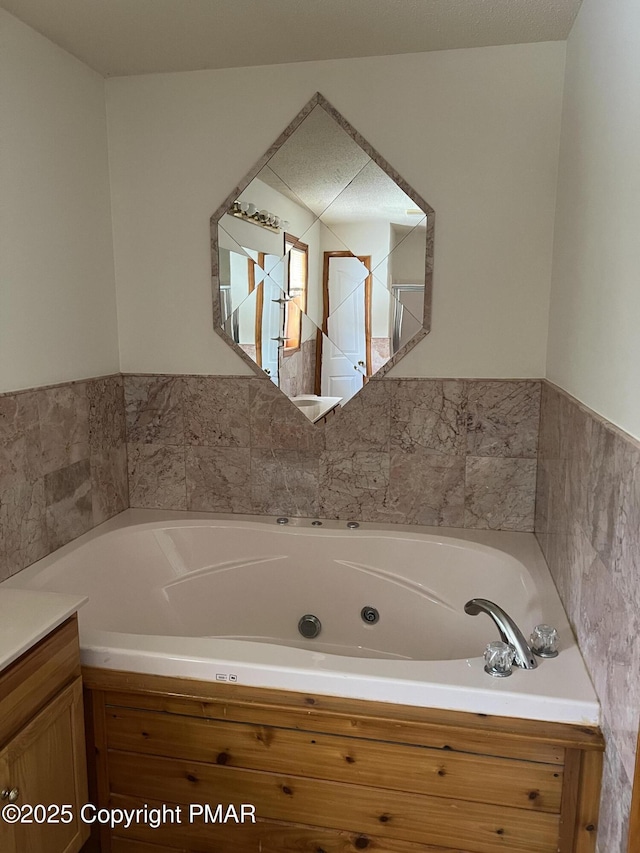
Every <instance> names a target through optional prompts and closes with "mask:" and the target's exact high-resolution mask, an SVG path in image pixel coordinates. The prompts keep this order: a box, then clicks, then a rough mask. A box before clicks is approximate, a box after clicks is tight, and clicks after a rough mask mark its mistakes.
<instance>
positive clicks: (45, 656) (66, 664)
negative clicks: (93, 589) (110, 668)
mask: <svg viewBox="0 0 640 853" xmlns="http://www.w3.org/2000/svg"><path fill="white" fill-rule="evenodd" d="M85 755H86V754H85V740H84V724H83V705H82V679H81V677H80V652H79V646H78V629H77V620H76V617H75V616H74V617H71V618H70V619H68V620H67V621H66V622H64V623H63V624H62V625H61V626H60V627H59V628H57V629H55V630H54V631H52V633H51V634H49V635H48V636H47V637H45V638H44V639H43V640H41V641H40V642H39V643H37V644H36V645H35V646H34V647H33V648H32V649H30V650H29V651H27V652H26V653H25V654H23V655H22V656H21V657H20V658H18V660H16V661H15V662H14V663H12V664H11V665H10V666H9V667H7V668H6V669H5V670H3V671H2V672H1V673H0V792H1V796H2V800H1V801H0V807H2V806H5V805H7V803H10V802H11V803H15V805H16V806H20V807H24V806H25V805H27V804H28V805H30V806H34V807H35V806H36V805H37V804H40V805H41V806H43V807H44V809H43V808H39V809H37V810H34V812H33V813H32V814H31V821H32V822H31V823H25V822H20V823H15V824H8V823H6V821H4V820H2V819H0V850H1V851H2V853H77V851H79V850H80V848H81V847H82V845H83V844H84V842H85V840H86V839H87V837H88V835H89V827H88V826H87V825H86V824H84V823H82V822H81V820H80V809H81V807H82V806H83V805H84V804H85V803H86V802H87V770H86V757H85ZM58 806H59V807H62V806H70V808H68V809H65V810H64V811H63V812H60V811H58V808H57V807H58ZM23 814H24V813H23ZM27 816H28V815H27ZM55 820H57V821H58V822H52V821H55Z"/></svg>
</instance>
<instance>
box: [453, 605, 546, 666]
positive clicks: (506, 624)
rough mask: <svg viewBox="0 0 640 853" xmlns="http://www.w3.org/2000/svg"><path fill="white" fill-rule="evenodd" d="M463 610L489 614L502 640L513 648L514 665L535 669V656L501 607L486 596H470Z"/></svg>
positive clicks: (471, 612) (518, 629) (536, 664)
mask: <svg viewBox="0 0 640 853" xmlns="http://www.w3.org/2000/svg"><path fill="white" fill-rule="evenodd" d="M464 612H465V613H468V614H469V615H470V616H477V615H478V614H479V613H486V614H487V616H490V617H491V618H492V619H493V621H494V622H495V623H496V627H497V629H498V631H499V632H500V639H501V640H502V642H503V643H507V644H508V645H510V646H513V648H514V650H515V658H514V661H513V662H514V663H515V665H516V666H519V667H522V669H536V667H537V666H538V662H537V660H536V656H535V655H534V653H533V652H532V651H531V648H530V647H529V644H528V643H527V641H526V640H525V638H524V636H523V634H522V631H521V630H520V628H518V626H517V625H516V623H515V622H514V621H513V619H512V618H511V616H509V614H508V613H506V612H505V611H504V610H503V609H502V607H500V606H498V605H497V604H495V603H494V602H493V601H489V600H488V599H486V598H472V599H471V601H467V603H466V604H465V606H464Z"/></svg>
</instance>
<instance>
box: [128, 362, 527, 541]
mask: <svg viewBox="0 0 640 853" xmlns="http://www.w3.org/2000/svg"><path fill="white" fill-rule="evenodd" d="M124 389H125V402H126V417H127V440H128V458H129V490H130V501H131V506H133V507H149V508H151V507H155V508H163V509H190V510H195V511H209V512H245V513H249V512H253V513H264V514H269V515H274V514H288V515H302V516H321V517H327V518H341V519H342V518H344V519H347V518H351V519H358V520H361V521H381V522H397V523H416V524H427V525H447V526H453V527H477V528H492V529H505V530H533V521H534V502H535V480H536V454H537V441H538V422H539V406H540V383H539V382H537V381H504V380H491V381H478V380H455V379H454V380H448V379H447V380H431V379H388V378H384V379H376V380H372V381H371V382H369V384H368V385H367V386H366V387H365V388H364V389H363V391H362V392H361V393H360V394H358V396H357V397H355V398H354V399H353V400H351V401H350V402H349V403H348V405H347V406H345V408H344V409H343V410H341V411H340V412H339V413H338V414H337V415H336V416H335V417H332V418H330V419H329V420H328V421H327V423H326V424H323V425H315V426H314V425H313V424H311V423H310V422H309V421H308V420H307V419H306V418H305V417H304V415H302V414H301V413H300V412H298V411H297V410H296V409H295V408H294V407H293V406H292V405H291V403H290V402H289V401H288V400H287V399H286V398H285V397H284V395H283V394H282V393H281V392H280V391H279V390H278V389H277V388H275V387H274V386H273V385H272V383H270V382H269V381H268V380H266V379H262V378H260V377H255V378H254V377H247V376H242V377H237V376H208V377H204V376H162V375H152V376H144V375H128V376H125V377H124Z"/></svg>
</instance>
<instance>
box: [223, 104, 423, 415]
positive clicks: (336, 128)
mask: <svg viewBox="0 0 640 853" xmlns="http://www.w3.org/2000/svg"><path fill="white" fill-rule="evenodd" d="M434 220H435V217H434V212H433V210H432V208H431V207H429V205H428V204H426V203H425V202H424V201H423V199H422V198H420V196H419V195H417V194H416V193H415V192H414V190H413V189H411V187H410V186H408V184H406V183H405V182H404V181H403V180H402V178H400V177H399V176H398V175H397V174H396V172H395V171H394V170H393V169H392V168H391V167H390V166H389V164H388V163H387V162H386V161H385V160H384V159H383V158H382V157H380V155H379V154H378V153H377V152H376V151H374V149H373V148H372V147H371V146H370V145H369V144H368V143H367V142H366V141H365V140H364V139H363V138H362V137H361V136H360V135H359V134H358V132H357V131H356V130H354V128H353V127H352V126H351V125H350V124H349V123H348V122H347V121H346V120H345V119H344V118H343V117H342V116H341V115H340V113H338V112H337V110H335V109H334V108H333V107H332V106H331V105H330V104H329V103H328V102H327V101H326V100H325V98H323V97H322V95H320V94H319V93H318V94H316V95H315V96H314V97H313V98H312V99H311V100H310V101H309V103H308V104H307V105H306V106H305V107H304V109H303V110H301V112H300V113H299V114H298V115H297V116H296V118H295V119H294V120H293V121H292V122H291V124H290V125H289V127H287V128H286V130H285V131H284V132H283V133H282V135H281V136H280V137H279V139H278V140H277V141H276V142H275V144H274V145H273V146H272V147H271V148H270V149H269V151H268V152H267V153H266V154H265V155H264V157H263V158H262V159H261V160H260V161H259V162H258V163H257V164H256V165H255V166H254V168H253V169H252V170H251V172H250V173H249V174H248V175H246V176H245V178H244V179H243V181H242V182H241V183H240V185H239V186H238V187H237V188H236V190H234V192H233V193H232V194H231V195H230V196H229V197H228V198H227V200H226V201H225V202H224V203H223V204H222V205H221V206H220V208H218V210H217V211H216V213H215V214H214V215H213V216H212V217H211V247H212V281H213V301H214V326H215V329H216V331H217V332H218V333H219V334H221V335H222V336H223V337H224V338H225V340H226V341H227V342H228V343H229V344H230V346H232V347H233V348H234V349H235V350H236V352H237V353H238V354H239V355H240V356H241V357H242V358H243V359H244V360H245V361H247V362H248V363H249V364H251V366H252V367H253V369H254V370H255V371H256V372H257V373H260V374H261V375H263V376H265V377H269V378H270V379H271V381H272V382H274V383H275V384H276V385H277V386H278V387H279V388H280V389H281V391H282V392H283V393H284V394H286V395H287V397H289V399H291V401H292V403H293V404H294V405H296V406H297V407H298V408H299V409H300V411H302V412H304V414H306V415H307V417H308V418H309V419H310V420H312V421H313V422H318V421H320V420H322V419H323V418H324V417H325V416H326V415H327V413H328V412H329V411H332V410H334V409H335V410H338V409H339V408H340V407H341V406H343V405H344V404H345V403H346V402H348V400H350V399H351V398H352V397H353V396H354V395H355V394H357V393H358V391H359V390H360V389H361V388H362V386H363V385H364V384H365V383H366V382H368V381H369V379H370V378H371V377H372V376H374V375H377V376H381V375H383V374H384V373H386V372H387V371H388V370H389V369H390V368H391V367H392V366H393V365H395V364H397V363H398V361H399V360H400V359H401V358H402V357H403V356H404V355H405V353H406V352H408V351H409V350H410V349H411V348H412V347H414V346H415V345H416V343H417V342H418V341H419V340H420V339H421V338H422V337H424V335H426V334H427V332H428V331H429V327H430V316H431V278H432V270H433V231H434Z"/></svg>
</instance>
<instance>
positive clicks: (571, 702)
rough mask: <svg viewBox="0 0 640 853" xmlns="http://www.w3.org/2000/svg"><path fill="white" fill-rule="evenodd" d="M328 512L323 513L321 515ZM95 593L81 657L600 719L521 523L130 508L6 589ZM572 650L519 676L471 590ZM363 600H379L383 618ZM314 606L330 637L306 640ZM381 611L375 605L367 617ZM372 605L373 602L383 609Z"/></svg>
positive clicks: (398, 698) (109, 664)
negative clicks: (501, 658)
mask: <svg viewBox="0 0 640 853" xmlns="http://www.w3.org/2000/svg"><path fill="white" fill-rule="evenodd" d="M316 524H317V522H316ZM3 586H6V587H14V588H24V589H35V590H49V591H52V592H63V593H77V594H81V595H87V596H88V597H89V601H88V603H87V604H86V605H85V606H84V607H83V608H82V609H81V611H80V613H79V624H80V642H81V648H82V662H83V663H84V664H85V665H87V666H94V667H106V668H109V669H116V670H127V671H132V672H141V673H154V674H157V675H177V676H183V677H190V678H198V679H204V680H210V681H223V682H227V683H229V682H231V683H234V682H237V683H239V684H246V685H252V686H256V687H271V688H280V689H284V690H294V691H310V692H314V693H318V694H323V693H324V694H329V695H336V696H344V697H348V698H359V699H372V700H379V701H385V702H396V703H400V704H405V705H423V706H428V707H435V708H449V709H452V710H459V711H473V712H479V713H487V714H499V715H505V716H517V717H523V718H529V719H544V720H552V721H558V722H568V723H588V724H597V723H598V720H599V709H598V703H597V699H596V696H595V693H594V691H593V688H592V686H591V683H590V681H589V677H588V675H587V672H586V670H585V666H584V663H583V661H582V658H581V656H580V653H579V650H578V648H577V647H576V644H575V641H574V638H573V635H572V633H571V629H570V627H569V625H568V623H567V619H566V616H565V614H564V611H563V608H562V605H561V603H560V600H559V598H558V595H557V593H556V590H555V587H554V585H553V582H552V580H551V578H550V576H549V572H548V569H547V567H546V564H545V562H544V559H543V557H542V554H541V552H540V550H539V548H538V545H537V543H536V541H535V538H534V536H533V535H532V534H527V533H507V532H494V531H465V530H443V529H441V528H437V529H436V528H418V527H409V526H404V525H403V526H399V525H392V526H391V525H387V526H385V525H375V526H374V525H371V524H362V525H360V526H359V527H358V528H357V529H349V528H347V525H346V523H345V522H336V521H323V522H322V525H321V526H314V525H313V524H312V522H311V520H310V519H292V520H290V521H289V523H288V524H286V525H284V524H278V523H277V521H276V519H275V518H264V517H252V516H230V515H215V514H208V513H193V514H189V513H178V512H176V513H173V512H162V511H154V510H127V511H125V512H123V513H121V514H120V515H118V516H116V517H115V518H113V519H111V520H110V521H108V522H106V523H105V524H102V525H101V526H100V527H98V528H96V529H95V530H93V531H91V532H90V533H87V534H85V535H84V536H81V537H80V538H79V539H76V540H75V541H74V542H72V543H71V544H69V545H66V546H65V547H64V548H61V549H60V550H58V551H56V552H55V553H54V554H52V555H50V556H49V557H46V558H44V559H43V560H40V561H39V562H38V563H35V564H34V565H32V566H30V567H29V568H28V569H25V570H24V571H22V572H20V573H19V574H18V575H16V576H14V577H13V578H10V579H9V580H8V581H5V583H4V584H2V585H0V594H1V590H2V587H3ZM475 597H478V598H488V599H491V600H493V601H495V602H496V603H497V604H499V605H500V606H501V607H503V608H504V609H505V610H506V611H507V612H508V613H509V614H510V615H511V616H512V617H513V618H514V619H515V621H516V622H517V623H518V625H519V626H520V628H521V630H522V632H523V634H525V636H527V637H528V635H529V633H530V631H531V629H532V628H533V626H534V625H536V624H538V623H540V622H546V623H548V624H551V625H554V626H555V627H557V628H558V631H559V634H560V643H561V652H560V655H559V656H558V657H557V658H555V659H549V660H540V662H539V666H538V668H537V669H535V670H521V669H517V668H515V669H514V672H513V675H512V676H511V677H509V678H502V679H498V678H492V677H491V676H489V675H487V674H486V673H485V672H484V662H483V659H482V653H483V651H484V647H485V646H486V644H487V643H488V642H491V641H493V640H497V639H499V637H498V632H497V629H496V627H495V625H494V623H493V622H492V621H491V619H490V618H489V617H488V616H486V615H485V614H481V615H479V616H476V617H472V616H468V615H466V614H465V612H464V604H465V602H466V601H467V600H468V599H470V598H475ZM363 608H371V609H372V610H375V611H377V615H378V619H377V621H376V622H375V623H374V624H371V623H370V622H368V621H366V620H365V619H364V618H363V616H362V611H363ZM308 615H312V616H315V617H317V619H318V620H319V622H320V623H321V630H320V633H319V634H318V635H317V636H316V637H315V638H312V639H307V638H305V637H303V636H302V635H301V634H300V632H299V630H298V623H299V621H300V619H301V617H303V616H308ZM367 615H369V617H370V618H371V615H372V611H371V610H370V611H367ZM375 615H376V614H375V613H374V614H373V616H374V618H375Z"/></svg>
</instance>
